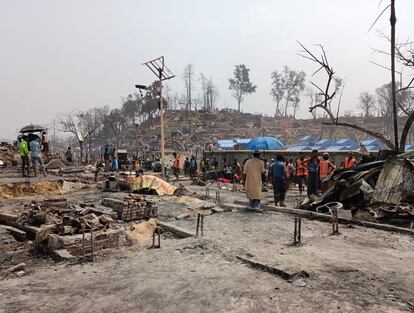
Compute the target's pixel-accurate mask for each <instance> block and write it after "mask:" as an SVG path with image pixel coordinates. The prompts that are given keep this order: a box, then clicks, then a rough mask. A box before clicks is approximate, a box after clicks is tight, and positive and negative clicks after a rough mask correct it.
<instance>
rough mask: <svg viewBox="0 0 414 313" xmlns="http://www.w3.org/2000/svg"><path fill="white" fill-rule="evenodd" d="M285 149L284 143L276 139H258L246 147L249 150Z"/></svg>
mask: <svg viewBox="0 0 414 313" xmlns="http://www.w3.org/2000/svg"><path fill="white" fill-rule="evenodd" d="M284 148H285V145H284V144H283V142H281V141H280V140H279V139H277V138H275V137H256V138H254V139H252V140H251V141H250V142H249V143H248V144H247V145H246V149H248V150H282V149H284Z"/></svg>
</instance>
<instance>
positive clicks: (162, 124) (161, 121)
mask: <svg viewBox="0 0 414 313" xmlns="http://www.w3.org/2000/svg"><path fill="white" fill-rule="evenodd" d="M158 72H159V74H158V75H159V80H160V127H161V136H160V151H161V170H162V176H164V174H165V149H164V147H165V133H164V102H163V101H162V70H161V69H159V70H158Z"/></svg>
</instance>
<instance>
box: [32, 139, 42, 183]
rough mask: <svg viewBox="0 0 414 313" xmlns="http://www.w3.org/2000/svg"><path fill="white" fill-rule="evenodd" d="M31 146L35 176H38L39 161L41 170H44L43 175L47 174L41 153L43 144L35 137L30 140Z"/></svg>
mask: <svg viewBox="0 0 414 313" xmlns="http://www.w3.org/2000/svg"><path fill="white" fill-rule="evenodd" d="M29 147H30V153H31V158H32V167H33V172H34V176H35V177H36V176H37V163H39V165H40V170H41V171H42V173H43V176H46V173H45V166H44V164H43V160H42V156H41V154H40V150H41V146H40V143H39V139H33V140H32V141H30V143H29Z"/></svg>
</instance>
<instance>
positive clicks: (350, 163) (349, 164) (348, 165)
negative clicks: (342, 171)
mask: <svg viewBox="0 0 414 313" xmlns="http://www.w3.org/2000/svg"><path fill="white" fill-rule="evenodd" d="M356 162H357V161H356V160H355V159H354V158H349V157H348V158H345V168H352V167H354V166H355V165H356Z"/></svg>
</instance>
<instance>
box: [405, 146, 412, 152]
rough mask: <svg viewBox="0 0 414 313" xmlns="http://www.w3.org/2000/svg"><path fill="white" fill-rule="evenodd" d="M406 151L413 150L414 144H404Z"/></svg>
mask: <svg viewBox="0 0 414 313" xmlns="http://www.w3.org/2000/svg"><path fill="white" fill-rule="evenodd" d="M405 150H406V151H414V145H405Z"/></svg>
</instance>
